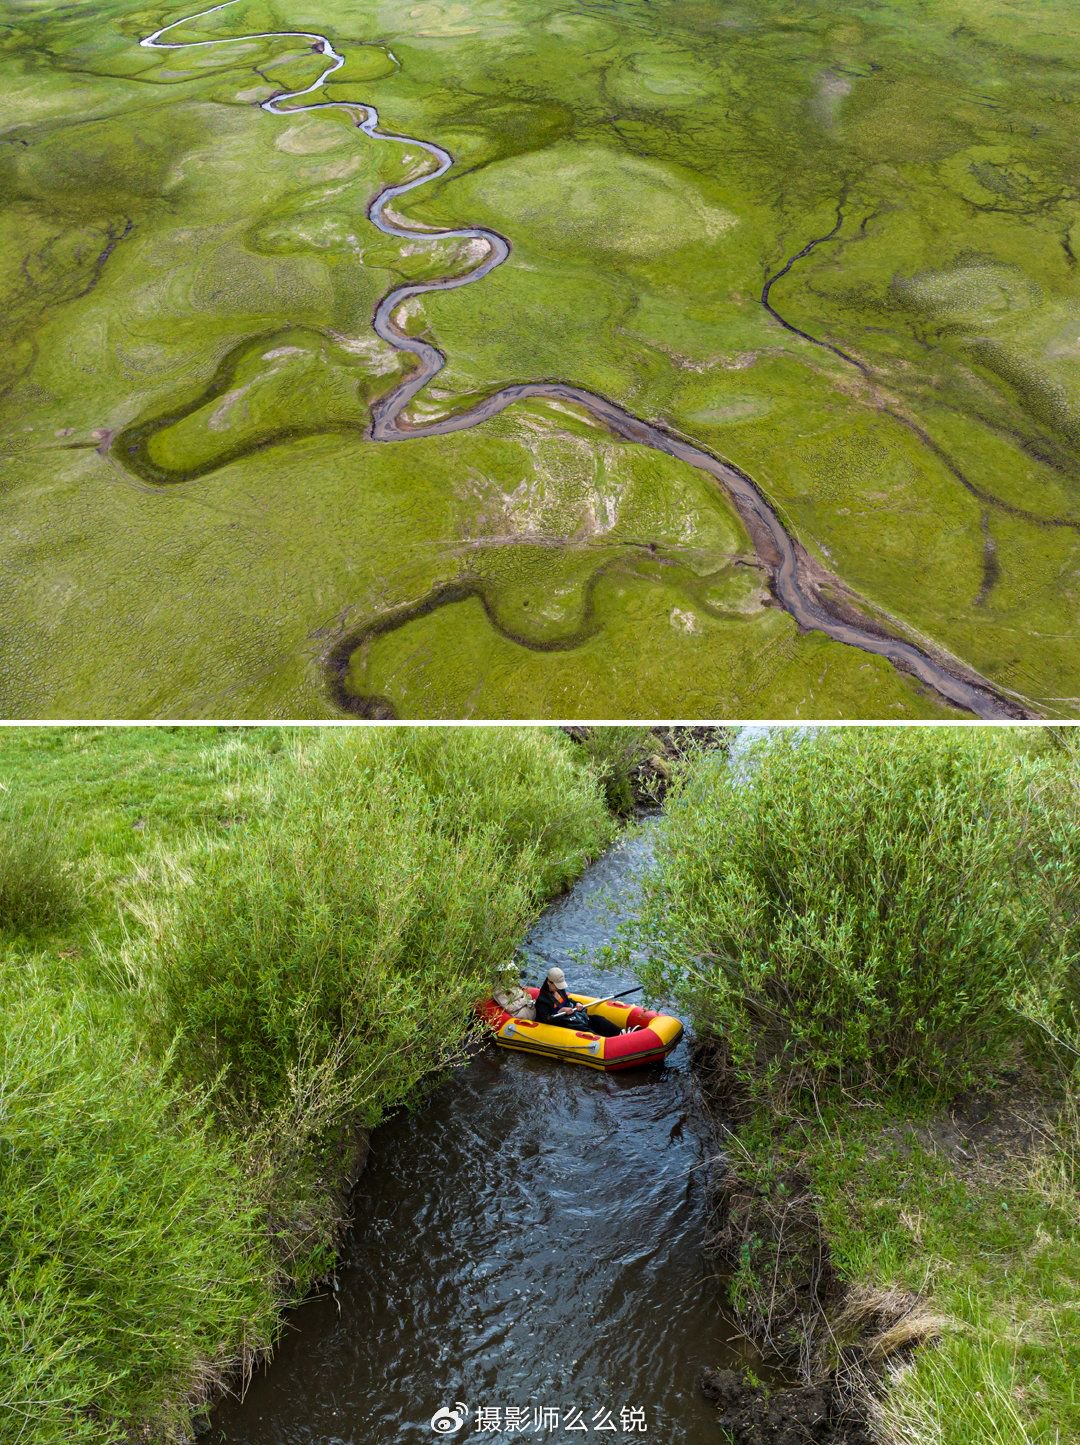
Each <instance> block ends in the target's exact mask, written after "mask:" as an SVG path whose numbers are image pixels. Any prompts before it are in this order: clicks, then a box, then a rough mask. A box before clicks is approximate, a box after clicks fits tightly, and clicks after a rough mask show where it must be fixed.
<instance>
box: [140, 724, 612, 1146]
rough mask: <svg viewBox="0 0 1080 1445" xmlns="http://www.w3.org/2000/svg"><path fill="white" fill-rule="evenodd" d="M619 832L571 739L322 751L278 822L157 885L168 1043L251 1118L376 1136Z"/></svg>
mask: <svg viewBox="0 0 1080 1445" xmlns="http://www.w3.org/2000/svg"><path fill="white" fill-rule="evenodd" d="M610 826H611V824H610V819H609V818H608V816H607V813H606V810H605V809H604V806H603V802H602V799H601V797H600V794H599V790H598V788H597V786H596V783H595V780H594V779H592V778H591V776H589V775H588V774H587V773H586V772H585V770H584V769H582V768H581V767H580V766H578V765H576V764H575V763H574V761H573V758H572V756H571V754H570V752H569V749H568V745H566V746H564V745H563V743H562V741H561V740H559V739H557V738H555V737H553V736H551V735H538V734H535V733H533V734H529V733H524V732H509V731H503V730H491V731H485V732H478V731H448V732H439V733H435V732H432V731H426V730H425V731H412V730H410V731H407V732H406V731H392V732H391V731H385V730H384V731H380V732H377V733H376V732H362V733H357V732H338V733H333V734H331V735H329V736H328V737H323V738H320V739H318V740H317V741H315V742H314V743H313V744H302V745H301V747H300V749H299V750H298V752H297V754H296V756H295V759H294V762H293V764H292V765H291V766H286V765H279V770H278V771H277V773H276V774H275V781H274V784H273V788H272V792H271V796H270V804H269V808H268V821H267V822H266V823H265V824H264V825H262V826H260V827H257V828H254V829H251V830H249V831H248V832H246V833H245V834H244V835H241V836H238V837H234V838H231V839H230V840H229V841H228V843H226V844H222V843H220V842H219V843H217V844H214V845H210V844H201V845H200V848H199V851H198V852H197V853H196V854H193V855H192V857H191V861H190V863H189V864H188V865H187V866H186V867H185V868H184V869H183V870H180V871H175V870H174V872H173V877H172V881H171V883H170V884H169V885H168V886H165V887H163V886H162V880H161V878H160V876H156V875H155V876H152V877H150V878H148V879H147V881H146V886H145V887H144V890H143V893H142V897H141V899H140V900H139V901H138V903H137V907H138V910H139V912H140V913H141V915H142V917H143V919H144V921H145V922H146V923H147V924H148V926H149V944H148V946H147V947H145V948H143V949H141V950H140V952H139V954H138V955H137V957H136V960H135V972H136V975H137V977H138V978H139V979H140V981H141V982H142V983H143V985H144V987H145V989H146V992H147V996H148V1000H149V1005H150V1008H149V1013H150V1016H151V1018H152V1020H153V1024H154V1027H155V1029H156V1030H157V1031H158V1033H159V1037H160V1039H161V1042H162V1044H163V1045H168V1044H169V1043H170V1042H171V1040H172V1036H173V1034H174V1033H175V1034H177V1036H178V1037H177V1040H176V1056H177V1059H178V1062H179V1063H180V1065H181V1067H182V1068H183V1069H184V1071H185V1073H186V1074H187V1075H188V1076H189V1077H190V1078H192V1079H194V1080H204V1079H207V1078H211V1077H213V1076H214V1075H215V1074H217V1073H218V1072H219V1071H221V1072H222V1078H223V1083H224V1086H225V1089H226V1092H227V1094H228V1095H229V1097H230V1098H231V1099H232V1100H233V1101H234V1102H236V1103H245V1104H251V1105H253V1106H254V1107H255V1108H256V1109H258V1110H266V1109H278V1108H281V1107H284V1106H288V1107H292V1105H293V1104H294V1103H296V1104H297V1107H299V1104H298V1103H297V1101H299V1100H304V1103H303V1108H304V1110H305V1111H306V1112H307V1114H308V1115H309V1117H310V1119H311V1121H312V1127H313V1129H314V1128H316V1124H317V1125H318V1128H319V1129H321V1128H322V1123H323V1121H327V1122H328V1121H329V1119H330V1118H331V1117H333V1118H336V1119H338V1120H339V1121H340V1120H341V1119H342V1118H352V1119H354V1120H359V1121H360V1122H363V1123H365V1124H373V1123H375V1122H377V1120H378V1119H379V1118H380V1117H381V1116H382V1114H383V1113H384V1112H385V1111H386V1109H387V1108H390V1107H392V1106H393V1105H395V1104H397V1103H399V1102H401V1101H403V1100H405V1099H407V1098H408V1097H409V1096H410V1095H411V1093H412V1092H413V1091H414V1089H415V1088H416V1086H417V1085H418V1083H419V1082H420V1081H421V1080H422V1079H423V1078H424V1076H425V1075H427V1074H429V1073H430V1072H431V1071H432V1070H433V1069H436V1068H438V1067H439V1066H440V1064H442V1063H443V1062H444V1061H445V1060H446V1059H447V1058H448V1057H450V1056H451V1055H452V1054H453V1052H454V1051H455V1050H456V1049H457V1048H458V1046H459V1043H460V1040H461V1038H462V1035H463V1033H464V1032H465V1030H466V1028H467V1025H468V1021H469V1019H470V1017H471V1010H472V1006H473V1004H474V1003H475V1001H476V999H477V998H478V997H480V996H482V994H483V993H484V992H485V991H486V990H488V989H490V987H491V984H492V982H493V980H494V979H495V978H496V977H497V976H498V975H499V973H500V972H501V970H502V969H503V968H504V967H505V966H506V964H507V962H508V961H509V959H510V957H511V955H512V952H513V948H514V945H515V944H516V943H517V941H518V940H519V939H520V937H521V934H522V931H523V930H524V928H525V926H526V925H527V922H528V920H529V919H530V917H531V915H532V913H533V911H534V910H535V908H536V907H537V905H538V903H539V902H540V900H541V899H542V898H543V897H544V896H546V894H547V893H549V892H550V891H551V890H552V889H553V888H554V887H555V886H557V885H558V884H561V883H562V882H564V881H567V880H568V879H569V877H570V876H572V875H573V874H574V873H576V872H577V871H580V868H581V867H582V866H583V865H584V863H585V861H587V858H588V857H589V856H591V855H592V854H593V853H594V852H595V851H597V850H598V849H599V848H600V847H601V846H602V845H603V843H604V842H605V841H606V840H607V837H608V836H609V832H610ZM328 1061H332V1067H328ZM315 1079H319V1080H321V1084H320V1085H319V1087H318V1088H314V1086H313V1083H312V1081H313V1080H315ZM328 1087H332V1088H333V1090H334V1094H335V1100H336V1102H335V1107H334V1108H333V1109H332V1110H331V1109H329V1108H328V1107H326V1104H325V1090H326V1088H328ZM290 1101H292V1102H290ZM316 1132H317V1130H316Z"/></svg>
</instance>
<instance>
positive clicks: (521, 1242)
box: [210, 825, 748, 1445]
mask: <svg viewBox="0 0 1080 1445" xmlns="http://www.w3.org/2000/svg"><path fill="white" fill-rule="evenodd" d="M650 826H651V825H649V826H647V827H646V829H645V830H644V831H643V832H642V833H641V834H639V835H636V836H631V837H629V838H626V839H624V840H623V841H621V842H619V843H618V844H616V846H615V847H614V848H613V849H612V850H611V851H610V852H609V853H608V854H607V855H606V856H605V857H604V858H602V859H601V860H600V861H599V862H598V863H597V864H595V865H594V867H593V868H591V869H590V870H589V871H588V872H587V873H586V874H585V876H584V877H583V878H582V879H581V881H580V882H579V883H578V884H577V886H576V887H575V888H574V889H573V890H572V892H570V893H569V894H568V895H567V896H566V897H565V898H563V899H561V900H559V901H558V902H556V903H555V904H553V905H552V906H551V907H550V908H548V910H547V911H546V912H545V913H544V915H543V916H542V917H541V919H540V920H539V922H538V923H537V924H536V926H535V927H534V929H533V930H532V932H531V933H530V935H529V937H528V939H527V941H526V944H525V954H526V959H527V964H526V968H525V976H526V977H527V978H528V979H529V980H530V981H539V979H540V978H541V976H542V975H543V973H544V972H545V971H546V970H547V968H548V967H550V964H551V963H553V962H557V963H559V964H560V965H561V966H562V967H563V968H564V969H566V971H567V974H568V976H569V977H570V979H571V982H572V983H575V984H579V985H581V986H582V987H583V988H584V989H595V990H596V992H598V993H611V992H616V991H617V990H618V989H619V988H620V987H622V988H627V987H630V986H631V985H632V984H633V981H634V980H633V978H632V977H628V976H626V975H623V974H620V973H611V972H604V973H599V972H597V971H595V970H593V969H592V968H590V967H589V966H587V965H586V964H584V963H579V962H577V961H576V958H575V955H576V954H577V953H578V951H579V950H581V951H585V952H587V953H590V954H591V953H592V952H593V951H594V950H596V949H597V948H599V947H600V946H601V945H602V944H604V943H606V942H608V941H609V940H610V939H611V937H612V935H613V933H614V931H615V928H616V926H617V924H618V922H619V920H620V918H621V917H623V916H625V915H626V913H627V912H628V911H629V910H630V909H631V908H633V907H634V903H635V897H636V891H637V882H636V880H637V878H638V877H639V875H640V872H641V869H642V867H643V866H644V865H645V863H646V862H647V859H648V854H649V848H650V838H649V827H650ZM708 1147H709V1146H708V1144H707V1141H706V1134H705V1131H704V1128H703V1125H702V1122H701V1120H700V1118H699V1116H698V1114H697V1112H696V1110H695V1105H694V1098H693V1092H692V1088H691V1081H690V1077H689V1074H688V1071H687V1045H686V1044H685V1043H683V1044H681V1045H680V1046H679V1048H678V1049H677V1050H676V1052H675V1053H674V1054H673V1055H672V1056H671V1058H670V1059H669V1060H668V1062H667V1064H666V1065H660V1066H654V1067H651V1068H647V1069H644V1070H641V1071H638V1072H632V1073H627V1074H602V1073H596V1072H594V1071H593V1070H591V1069H584V1068H580V1067H575V1066H574V1065H572V1064H559V1063H552V1062H550V1061H548V1060H542V1059H533V1058H530V1057H528V1056H527V1055H523V1054H516V1053H508V1052H504V1051H502V1050H497V1049H495V1048H494V1047H492V1048H490V1049H489V1050H487V1051H485V1052H484V1053H482V1054H481V1055H480V1056H479V1057H477V1058H476V1059H474V1060H473V1061H472V1062H471V1063H470V1064H468V1065H467V1066H466V1067H463V1068H460V1069H458V1070H456V1071H455V1072H454V1073H453V1075H452V1076H451V1077H450V1078H449V1079H448V1080H447V1081H446V1083H445V1084H443V1085H442V1086H441V1087H440V1088H439V1089H438V1091H437V1092H436V1093H435V1095H434V1097H433V1098H431V1099H430V1100H429V1101H428V1102H427V1103H426V1104H425V1105H424V1106H423V1107H422V1108H420V1109H419V1110H417V1112H415V1113H412V1114H402V1115H400V1116H398V1117H396V1118H394V1119H392V1120H390V1121H389V1122H388V1123H387V1124H385V1125H383V1126H382V1127H380V1128H379V1129H377V1130H376V1131H375V1132H374V1135H373V1137H372V1148H371V1154H370V1157H369V1161H368V1166H367V1169H366V1171H365V1172H364V1174H363V1175H362V1176H361V1178H360V1182H359V1185H358V1187H357V1189H356V1194H355V1201H354V1206H355V1225H354V1228H353V1231H352V1235H351V1238H350V1242H349V1244H348V1246H347V1249H346V1251H345V1257H344V1262H343V1264H342V1266H341V1268H340V1270H339V1273H338V1278H337V1288H336V1290H328V1291H327V1293H326V1294H325V1295H324V1297H322V1298H321V1299H318V1300H315V1301H313V1302H311V1303H309V1304H306V1305H304V1306H303V1308H301V1309H300V1310H298V1311H296V1312H295V1314H294V1315H293V1316H292V1318H291V1320H290V1326H289V1329H288V1332H287V1334H286V1337H285V1340H284V1342H283V1344H282V1346H281V1348H280V1350H279V1351H278V1353H277V1355H276V1357H275V1358H274V1360H273V1361H272V1362H271V1363H270V1365H269V1366H268V1367H267V1369H266V1370H265V1372H263V1373H261V1374H259V1375H258V1376H257V1377H256V1379H255V1380H254V1382H253V1383H252V1385H251V1388H250V1389H249V1390H248V1393H247V1396H246V1398H245V1399H244V1400H243V1401H229V1402H227V1403H226V1404H224V1405H222V1406H221V1407H220V1408H219V1409H218V1410H217V1411H216V1412H215V1415H214V1418H213V1428H212V1431H211V1435H210V1438H211V1439H213V1440H215V1441H221V1442H227V1445H316V1442H318V1445H407V1442H409V1441H418V1442H423V1441H425V1440H431V1439H435V1438H437V1434H438V1432H437V1431H434V1430H433V1429H432V1426H431V1420H432V1417H433V1416H434V1415H435V1414H436V1412H437V1411H438V1410H440V1409H444V1408H445V1409H448V1410H451V1411H453V1408H454V1407H455V1406H456V1405H457V1402H459V1401H460V1402H463V1403H464V1404H465V1405H466V1406H467V1407H468V1423H467V1424H466V1425H465V1426H464V1427H463V1428H462V1429H461V1430H460V1431H457V1432H454V1433H453V1438H454V1439H455V1440H492V1439H496V1438H498V1439H507V1438H509V1439H512V1440H521V1441H525V1442H530V1445H566V1442H573V1441H578V1440H581V1441H587V1440H589V1439H596V1440H598V1441H612V1442H624V1441H632V1440H635V1439H641V1440H643V1441H649V1440H652V1441H655V1442H658V1445H660V1442H662V1445H719V1440H718V1429H717V1424H716V1418H715V1409H714V1407H713V1406H711V1405H709V1404H708V1402H707V1401H705V1400H704V1399H703V1398H702V1396H701V1395H700V1394H699V1391H698V1376H699V1373H700V1371H701V1369H702V1366H705V1365H723V1364H728V1365H731V1364H733V1363H735V1362H736V1361H737V1360H739V1359H745V1358H748V1357H747V1356H744V1355H742V1354H741V1353H740V1347H739V1346H738V1344H737V1343H736V1342H734V1341H733V1339H732V1338H731V1337H732V1336H733V1335H734V1330H733V1328H732V1326H731V1325H730V1324H729V1323H728V1322H727V1321H726V1320H725V1318H724V1316H723V1315H722V1313H721V1305H720V1301H721V1287H720V1285H719V1283H718V1281H716V1280H715V1279H712V1278H709V1277H708V1267H707V1266H706V1264H705V1262H704V1260H703V1256H702V1240H703V1230H704V1224H705V1197H704V1196H705V1172H706V1170H705V1168H704V1167H703V1165H704V1164H705V1163H706V1162H707V1160H708ZM575 1407H577V1408H579V1409H581V1410H582V1412H583V1414H582V1419H583V1420H584V1423H585V1425H586V1426H587V1427H588V1429H587V1431H585V1430H581V1429H580V1427H578V1426H573V1425H571V1426H568V1425H567V1423H566V1422H567V1420H571V1421H572V1420H573V1419H574V1418H575V1417H574V1416H573V1415H572V1413H571V1412H572V1411H573V1409H574V1408H575ZM481 1408H483V1409H486V1410H489V1411H498V1412H500V1413H499V1416H498V1419H499V1421H500V1424H501V1425H502V1427H503V1430H502V1433H501V1434H499V1435H496V1434H495V1432H494V1431H493V1430H492V1431H486V1430H479V1429H477V1428H476V1421H477V1411H478V1410H479V1409H481ZM624 1408H625V1409H627V1410H632V1409H635V1408H636V1409H638V1410H640V1411H642V1412H643V1414H642V1415H641V1416H640V1417H639V1419H643V1420H644V1422H645V1424H646V1425H647V1427H648V1428H647V1431H646V1432H644V1433H642V1432H641V1431H640V1428H637V1429H631V1430H630V1431H629V1432H627V1431H624V1430H623V1429H622V1428H621V1424H622V1414H621V1412H622V1410H623V1409H624ZM519 1409H521V1410H524V1411H525V1412H526V1416H525V1418H526V1420H527V1428H524V1429H520V1430H519V1429H516V1428H515V1429H514V1430H512V1431H507V1430H506V1428H505V1427H506V1422H507V1419H508V1418H509V1419H511V1420H513V1419H516V1418H518V1417H517V1416H515V1415H513V1414H511V1415H509V1416H508V1414H507V1411H516V1410H519ZM544 1409H547V1410H549V1411H552V1410H553V1411H556V1412H557V1413H558V1416H559V1424H558V1426H555V1425H554V1424H553V1423H552V1418H551V1416H549V1417H548V1423H547V1426H546V1427H543V1428H539V1429H534V1428H533V1425H534V1418H535V1417H534V1413H533V1412H534V1411H535V1410H544ZM604 1410H608V1411H610V1412H611V1419H612V1423H613V1424H614V1425H615V1427H616V1429H615V1431H614V1432H612V1431H609V1430H607V1429H606V1428H605V1429H597V1428H595V1427H594V1422H595V1420H596V1417H597V1414H598V1412H602V1411H604ZM488 1418H489V1419H491V1418H493V1417H491V1416H489V1417H488ZM602 1418H603V1417H602V1415H601V1419H602Z"/></svg>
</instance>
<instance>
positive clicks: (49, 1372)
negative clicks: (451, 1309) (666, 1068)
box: [0, 729, 616, 1445]
mask: <svg viewBox="0 0 1080 1445" xmlns="http://www.w3.org/2000/svg"><path fill="white" fill-rule="evenodd" d="M608 781H609V784H610V779H609V780H608ZM0 789H2V791H0V806H2V808H3V810H4V825H5V826H4V830H3V838H4V843H3V848H2V850H0V945H2V951H0V1017H2V1021H3V1029H2V1034H0V1142H2V1145H3V1148H2V1150H0V1274H2V1276H3V1280H4V1291H3V1296H2V1298H3V1303H2V1304H0V1439H3V1440H4V1441H5V1442H6V1441H9V1440H10V1441H12V1442H14V1441H22V1442H27V1441H33V1442H35V1445H38V1442H40V1445H52V1442H56V1445H59V1442H61V1441H63V1442H68V1441H72V1440H86V1441H94V1442H111V1441H120V1440H124V1439H128V1438H129V1437H131V1436H133V1435H134V1436H137V1437H138V1438H145V1439H147V1440H154V1441H168V1440H171V1439H178V1438H180V1437H181V1436H182V1434H183V1432H184V1430H185V1428H186V1426H187V1424H188V1421H189V1419H190V1415H191V1408H192V1406H193V1405H197V1404H198V1402H199V1400H200V1399H205V1398H207V1397H209V1396H210V1395H211V1394H212V1393H213V1391H214V1389H215V1388H216V1387H217V1386H218V1385H219V1384H220V1382H221V1381H222V1380H223V1379H225V1378H227V1377H228V1376H230V1375H231V1374H233V1373H234V1372H235V1371H236V1370H237V1369H238V1368H243V1367H245V1366H246V1365H249V1364H250V1362H251V1360H252V1359H253V1357H254V1356H255V1354H256V1353H257V1352H259V1351H262V1350H264V1349H265V1348H267V1347H268V1345H269V1344H270V1343H271V1342H272V1341H273V1339H274V1337H275V1332H276V1329H277V1322H278V1319H279V1314H280V1310H281V1308H282V1306H283V1305H285V1304H287V1303H288V1302H289V1301H291V1300H294V1299H296V1298H297V1297H298V1296H299V1295H301V1294H302V1293H303V1292H304V1291H305V1289H307V1288H308V1287H309V1285H310V1283H311V1282H312V1280H313V1279H314V1278H316V1277H317V1276H318V1275H319V1274H320V1273H322V1272H324V1271H325V1270H326V1269H327V1267H328V1266H329V1264H330V1263H331V1262H332V1259H333V1251H334V1248H335V1246H336V1243H337V1239H338V1236H339V1232H340V1228H341V1223H342V1214H343V1189H344V1185H345V1183H346V1181H347V1177H348V1174H349V1171H350V1169H351V1168H353V1167H355V1163H356V1158H357V1140H358V1139H359V1138H362V1135H363V1131H364V1130H365V1129H367V1128H370V1127H372V1126H373V1125H375V1124H377V1123H378V1122H379V1120H380V1119H381V1118H383V1117H384V1116H385V1115H386V1113H387V1112H388V1111H390V1110H392V1109H395V1108H398V1107H401V1106H402V1105H408V1104H411V1103H413V1102H415V1101H416V1100H418V1099H419V1098H420V1097H422V1094H423V1091H424V1088H425V1087H426V1084H427V1082H428V1081H429V1080H430V1078H431V1077H432V1076H433V1075H437V1074H438V1073H439V1072H440V1071H441V1070H443V1069H445V1068H446V1067H447V1066H448V1065H449V1064H451V1063H452V1062H454V1061H455V1060H456V1059H458V1058H460V1057H461V1052H462V1047H463V1043H464V1040H465V1039H466V1037H467V1034H468V1032H469V1029H470V1026H471V1017H472V1015H471V1006H472V1004H473V1002H474V1001H475V999H476V998H477V997H479V996H480V995H482V994H483V993H484V992H485V991H487V990H488V989H490V987H491V985H492V983H493V982H494V981H495V980H496V979H497V978H498V977H499V975H500V973H501V972H502V971H503V970H505V969H506V967H507V966H508V964H510V962H511V961H512V957H513V952H514V948H515V945H516V943H517V942H518V941H519V940H520V938H521V937H522V935H523V933H524V931H525V929H526V927H527V926H528V924H529V922H530V921H531V919H532V918H533V917H534V916H535V914H536V912H537V911H538V909H539V908H540V907H541V906H542V904H543V902H544V901H545V900H546V899H547V898H549V897H551V896H552V895H553V894H555V893H557V892H559V891H560V890H561V889H563V888H565V887H566V886H568V884H569V883H571V882H572V881H573V880H574V878H575V877H576V876H577V875H578V874H579V873H580V872H581V870H582V869H583V868H584V866H585V865H586V864H587V862H588V861H589V860H590V859H591V858H593V857H595V856H596V855H597V853H598V852H600V851H601V850H602V849H603V847H604V846H605V845H606V844H607V843H608V842H609V841H610V839H611V837H612V836H613V833H614V831H615V827H616V824H615V822H614V819H613V816H612V814H611V812H610V811H609V809H608V807H607V805H606V803H605V801H604V779H603V778H602V777H601V775H600V773H599V772H598V770H597V768H596V767H595V765H594V764H593V763H592V762H591V761H590V760H589V758H588V757H587V755H586V754H585V752H584V750H582V749H581V748H579V747H578V746H577V745H575V744H574V743H573V742H572V741H571V740H570V739H568V738H566V737H565V736H563V735H562V734H559V733H557V732H555V731H544V730H540V729H529V730H520V731H517V730H513V731H508V730H501V731H469V732H466V731H456V732H438V731H424V732H416V733H406V732H398V731H389V730H379V731H378V732H367V731H365V732H352V731H350V732H348V733H344V732H342V733H331V734H316V733H308V732H303V731H297V730H274V729H260V730H255V731H252V732H245V731H243V730H229V729H225V730H206V731H204V730H171V729H169V730H154V731H150V730H135V729H132V730H116V731H113V730H65V731H62V732H60V731H57V732H52V731H49V732H45V731H42V732H35V731H25V732H24V731H20V732H9V733H3V734H0Z"/></svg>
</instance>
